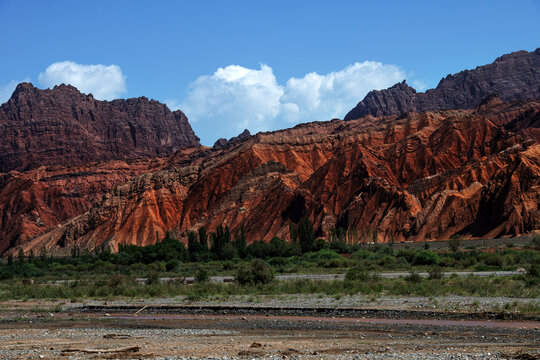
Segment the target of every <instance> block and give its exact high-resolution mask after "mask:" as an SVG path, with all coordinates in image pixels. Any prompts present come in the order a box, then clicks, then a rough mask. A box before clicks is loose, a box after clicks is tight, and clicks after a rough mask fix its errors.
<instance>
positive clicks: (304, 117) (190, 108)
mask: <svg viewBox="0 0 540 360" xmlns="http://www.w3.org/2000/svg"><path fill="white" fill-rule="evenodd" d="M406 77H407V76H406V73H405V71H403V70H402V69H400V68H399V67H397V66H395V65H385V64H382V63H380V62H375V61H364V62H361V63H354V64H352V65H349V66H347V67H345V68H344V69H342V70H340V71H336V72H331V73H328V74H325V75H320V74H317V73H309V74H307V75H305V76H304V77H303V78H290V79H289V80H288V81H287V82H286V83H285V84H283V85H282V84H279V83H278V82H277V80H276V77H275V76H274V73H273V71H272V68H271V67H269V66H268V65H261V66H260V69H258V70H256V69H248V68H245V67H242V66H238V65H230V66H227V67H224V68H219V69H217V70H216V72H215V73H214V74H213V75H205V76H200V77H199V78H198V79H197V80H195V81H194V82H193V83H192V84H191V85H190V87H189V89H188V90H187V94H186V97H185V99H184V101H183V102H182V104H180V105H179V106H175V104H174V103H173V102H169V105H171V107H173V108H180V109H182V110H183V111H184V112H185V113H186V115H187V116H188V117H189V120H190V123H191V124H192V126H193V128H194V130H195V132H196V133H197V135H198V136H199V137H200V138H201V141H202V143H203V144H206V145H211V144H212V143H213V142H214V141H215V140H216V139H217V138H218V137H227V138H230V137H232V136H235V135H237V134H238V133H240V132H241V131H242V130H244V129H245V128H247V129H249V130H250V131H251V132H252V133H254V132H258V131H266V130H275V129H279V128H285V127H290V126H292V125H294V124H297V123H301V122H309V121H318V120H329V119H332V118H336V117H339V118H342V117H343V116H345V114H346V113H347V111H349V110H350V109H352V108H353V107H354V106H355V105H356V104H357V103H358V102H359V101H360V100H362V98H363V97H364V96H365V95H366V94H367V93H368V92H369V91H371V90H373V89H384V88H387V87H389V86H392V85H394V84H395V83H397V82H399V81H402V80H403V79H405V78H406Z"/></svg>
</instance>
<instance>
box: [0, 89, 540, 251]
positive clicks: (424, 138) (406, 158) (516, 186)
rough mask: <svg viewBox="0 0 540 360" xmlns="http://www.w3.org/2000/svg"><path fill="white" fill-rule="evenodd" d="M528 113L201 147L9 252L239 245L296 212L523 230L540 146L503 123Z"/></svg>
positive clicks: (377, 230)
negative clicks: (216, 237) (212, 241)
mask: <svg viewBox="0 0 540 360" xmlns="http://www.w3.org/2000/svg"><path fill="white" fill-rule="evenodd" d="M532 113H535V114H536V115H534V116H531V114H532ZM538 114H540V102H537V101H531V102H526V103H504V102H502V101H500V100H499V99H496V98H491V99H488V101H486V102H484V103H483V104H482V105H481V106H479V107H476V108H474V109H470V110H446V111H432V112H424V113H419V114H418V113H409V114H407V115H402V116H394V117H380V118H376V117H372V116H370V115H368V116H365V117H363V118H361V119H357V120H352V121H341V120H332V121H328V122H316V123H309V124H302V125H298V126H296V127H294V128H291V129H287V130H282V131H277V132H271V133H259V134H256V135H254V136H250V137H248V136H246V137H244V140H241V141H240V140H237V141H235V142H231V143H230V144H229V145H228V146H226V147H220V146H218V147H214V148H212V149H205V148H199V149H198V150H193V151H191V152H188V153H183V154H177V155H174V156H170V157H168V158H164V159H162V160H160V162H159V163H158V164H154V167H153V168H151V167H149V165H148V164H143V165H140V166H141V172H144V173H143V174H140V175H135V174H133V175H134V176H133V177H132V178H130V179H129V180H127V181H126V182H124V183H122V184H121V185H118V186H116V187H114V189H112V190H111V191H109V192H106V193H105V195H104V196H103V197H100V198H99V199H97V200H96V201H95V202H94V203H93V205H92V206H91V207H89V208H87V205H86V203H84V206H82V205H81V206H80V208H77V209H76V210H77V211H73V214H75V213H77V212H78V213H79V215H78V216H76V217H73V218H71V219H69V220H67V221H65V222H63V223H61V224H60V225H57V226H54V227H52V228H50V229H49V230H45V229H43V230H44V232H42V233H40V234H38V235H36V236H33V237H31V236H29V238H28V240H27V241H20V243H19V245H18V246H16V247H11V249H12V250H13V251H14V250H15V249H17V248H18V247H22V248H23V249H25V251H29V250H30V249H34V250H37V249H40V248H41V247H42V246H45V247H47V248H49V249H52V251H54V252H57V253H62V252H69V250H70V249H71V248H72V247H73V246H75V245H76V246H79V247H81V248H89V249H92V248H94V247H95V246H97V245H99V244H101V243H105V244H107V245H108V246H110V247H111V248H112V249H117V247H118V245H119V244H122V243H129V244H139V245H145V244H150V243H154V242H155V239H156V232H157V233H158V236H159V237H162V236H163V235H164V233H165V232H166V231H171V230H172V231H174V232H175V233H176V234H178V235H179V236H181V237H182V236H185V235H186V231H187V230H190V229H197V228H198V227H201V226H204V227H206V228H207V229H208V230H209V231H213V230H214V229H215V228H216V227H217V226H218V225H220V224H227V225H229V227H230V228H231V229H232V231H233V232H234V231H235V230H238V229H240V227H242V226H243V227H244V228H245V231H246V234H247V236H248V241H254V240H259V239H264V240H269V239H270V238H272V237H273V236H280V237H283V238H286V239H287V238H289V223H291V222H293V223H295V222H298V221H299V220H300V218H301V217H302V216H308V217H309V218H310V219H312V220H313V222H314V225H315V229H316V230H317V233H318V235H320V236H325V235H327V234H328V232H329V231H330V230H331V229H332V228H333V227H337V226H342V227H345V228H349V229H355V230H354V233H355V234H356V235H355V238H356V240H357V241H366V240H373V237H375V238H376V239H377V241H379V242H385V241H396V242H397V241H417V240H436V239H441V238H448V237H450V236H451V235H453V234H457V233H460V234H464V235H465V236H468V237H497V236H506V235H519V234H523V233H526V232H528V231H531V230H535V229H537V228H538V224H540V211H539V210H540V209H539V204H540V145H539V144H538V143H537V142H535V141H534V140H533V139H530V138H528V137H526V135H520V134H518V133H516V131H510V130H508V129H506V127H512V126H515V124H524V123H526V124H529V123H530V121H528V120H527V119H531V118H536V117H537V116H538ZM523 119H525V120H523ZM536 124H537V122H536ZM521 130H522V129H520V131H521ZM518 132H519V131H518ZM148 170H149V171H148ZM44 171H45V170H44ZM31 173H32V172H30V173H25V174H21V175H20V176H22V177H30V176H29V174H31ZM83 178H84V177H83ZM83 178H81V180H80V181H83V180H82V179H83ZM27 181H28V182H31V181H36V180H27ZM39 181H43V180H39ZM39 181H38V183H39ZM12 182H13V180H7V181H5V182H4V183H3V184H2V185H1V186H0V188H4V187H5V186H8V185H9V184H10V183H12ZM36 186H37V185H36ZM44 198H47V197H46V196H44ZM34 201H36V202H41V201H42V200H41V198H40V199H36V200H34ZM70 201H72V202H73V203H74V204H78V203H77V201H79V200H77V201H75V198H73V199H71V200H70ZM30 202H31V200H30ZM72 202H69V203H70V204H71V203H72ZM81 203H82V200H81ZM74 206H75V205H74ZM63 207H64V208H67V206H63ZM68 217H69V215H66V216H64V218H68ZM41 218H42V219H43V216H41ZM36 221H37V220H36V217H27V222H28V224H33V223H36ZM43 221H44V222H45V220H43ZM57 222H60V221H57ZM27 227H28V228H31V226H30V225H28V226H27ZM366 238H368V239H366ZM4 248H6V247H5V246H4Z"/></svg>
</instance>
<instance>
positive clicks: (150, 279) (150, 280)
mask: <svg viewBox="0 0 540 360" xmlns="http://www.w3.org/2000/svg"><path fill="white" fill-rule="evenodd" d="M157 283H159V274H158V273H157V272H155V271H150V272H148V274H147V275H146V285H155V284H157Z"/></svg>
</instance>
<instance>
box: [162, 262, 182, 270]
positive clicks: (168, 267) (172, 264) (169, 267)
mask: <svg viewBox="0 0 540 360" xmlns="http://www.w3.org/2000/svg"><path fill="white" fill-rule="evenodd" d="M180 264H181V263H180V261H178V260H176V259H171V260H169V261H167V264H165V270H167V271H169V272H170V271H174V270H176V269H177V268H179V267H180Z"/></svg>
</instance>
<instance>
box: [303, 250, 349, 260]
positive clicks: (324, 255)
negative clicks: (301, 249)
mask: <svg viewBox="0 0 540 360" xmlns="http://www.w3.org/2000/svg"><path fill="white" fill-rule="evenodd" d="M332 259H343V256H341V255H339V254H338V253H337V252H335V251H334V250H328V249H324V250H320V251H317V252H308V253H305V254H304V255H303V256H302V260H303V261H309V262H314V263H316V262H319V261H329V260H332Z"/></svg>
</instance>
